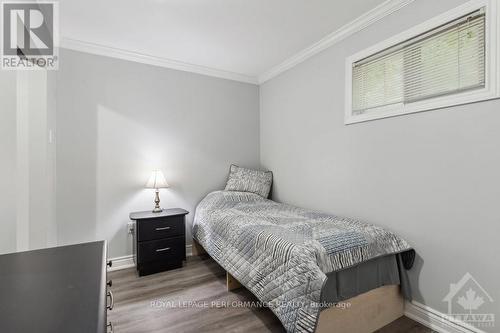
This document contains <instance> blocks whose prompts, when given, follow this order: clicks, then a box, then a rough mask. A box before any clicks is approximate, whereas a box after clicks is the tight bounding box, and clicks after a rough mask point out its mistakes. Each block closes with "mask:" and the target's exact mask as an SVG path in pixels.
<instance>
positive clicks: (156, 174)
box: [146, 170, 170, 189]
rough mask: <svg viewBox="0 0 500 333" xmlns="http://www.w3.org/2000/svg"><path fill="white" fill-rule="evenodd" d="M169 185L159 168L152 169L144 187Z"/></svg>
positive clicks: (156, 187) (164, 186)
mask: <svg viewBox="0 0 500 333" xmlns="http://www.w3.org/2000/svg"><path fill="white" fill-rule="evenodd" d="M167 187H170V185H168V183H167V181H166V179H165V176H164V175H163V172H161V170H153V173H152V174H151V177H149V180H148V182H147V183H146V188H155V189H158V188H167Z"/></svg>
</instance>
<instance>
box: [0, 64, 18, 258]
mask: <svg viewBox="0 0 500 333" xmlns="http://www.w3.org/2000/svg"><path fill="white" fill-rule="evenodd" d="M0 156H1V157H2V158H1V160H0V213H1V215H0V230H1V231H0V254H2V253H9V252H14V251H16V182H15V179H16V177H15V176H16V72H14V71H0Z"/></svg>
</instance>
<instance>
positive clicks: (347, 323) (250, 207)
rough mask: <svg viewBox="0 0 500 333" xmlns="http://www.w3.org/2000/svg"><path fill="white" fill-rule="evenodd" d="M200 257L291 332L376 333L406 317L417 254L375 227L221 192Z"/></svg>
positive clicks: (197, 233) (200, 223)
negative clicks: (214, 264) (374, 332)
mask: <svg viewBox="0 0 500 333" xmlns="http://www.w3.org/2000/svg"><path fill="white" fill-rule="evenodd" d="M193 242H194V243H193V246H194V250H195V252H200V251H206V252H207V253H208V254H209V255H210V256H211V257H212V258H213V259H214V260H215V261H216V262H217V263H218V264H219V265H221V266H222V267H223V268H224V269H225V270H226V271H227V272H228V286H230V285H231V284H232V285H235V284H236V285H239V284H241V285H243V286H244V287H246V288H247V289H248V290H250V291H251V292H252V293H253V294H254V295H255V296H256V297H257V298H258V299H259V300H260V301H261V302H262V303H263V305H265V306H268V307H269V308H270V309H271V310H272V311H273V312H274V313H275V314H276V316H277V317H278V318H279V320H280V321H281V323H282V324H283V327H284V328H285V329H286V330H287V331H288V332H315V331H316V332H327V331H331V332H347V331H350V332H354V331H356V332H362V331H366V332H370V331H372V330H375V329H378V328H380V327H382V326H384V325H385V324H387V323H389V322H391V321H392V320H395V319H396V318H398V317H399V316H401V315H402V314H403V298H406V299H409V298H410V295H411V293H410V285H409V282H408V277H407V273H406V270H407V269H410V268H411V266H412V264H413V259H414V255H415V252H414V251H413V250H412V249H411V247H410V245H409V244H408V243H407V242H406V241H405V240H403V239H401V238H400V237H398V236H397V235H395V234H394V233H391V232H389V231H387V230H384V229H382V228H380V227H377V226H375V225H372V224H368V223H364V222H361V221H358V220H355V219H350V218H344V217H338V216H333V215H329V214H324V213H320V212H315V211H311V210H306V209H302V208H299V207H295V206H291V205H287V204H282V203H278V202H275V201H272V200H269V199H266V198H264V197H262V196H260V195H257V194H254V193H249V192H238V191H215V192H212V193H210V194H208V195H207V196H206V197H205V198H204V199H203V200H202V201H201V202H200V203H199V205H198V207H197V208H196V213H195V217H194V223H193Z"/></svg>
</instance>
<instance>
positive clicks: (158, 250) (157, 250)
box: [156, 247, 170, 252]
mask: <svg viewBox="0 0 500 333" xmlns="http://www.w3.org/2000/svg"><path fill="white" fill-rule="evenodd" d="M168 250H170V248H169V247H164V248H163V249H156V252H163V251H168Z"/></svg>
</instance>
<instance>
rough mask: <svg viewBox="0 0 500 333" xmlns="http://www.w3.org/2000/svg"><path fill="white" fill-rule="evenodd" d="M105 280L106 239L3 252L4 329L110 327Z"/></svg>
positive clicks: (41, 332)
mask: <svg viewBox="0 0 500 333" xmlns="http://www.w3.org/2000/svg"><path fill="white" fill-rule="evenodd" d="M109 265H111V263H109ZM106 282H107V281H106V242H105V241H100V242H92V243H84V244H77V245H70V246H62V247H55V248H49V249H43V250H35V251H27V252H18V253H12V254H5V255H1V256H0V332H2V333H33V332H36V333H59V332H61V333H62V332H64V333H68V332H72V333H80V332H81V333H93V332H99V333H102V332H106V331H110V330H112V328H111V326H109V327H108V325H107V318H106V311H107V307H108V305H107V303H108V302H109V303H110V305H109V307H110V308H112V304H111V303H112V302H113V300H112V298H113V296H112V294H111V292H109V293H108V291H107V285H106ZM110 284H111V283H110Z"/></svg>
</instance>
